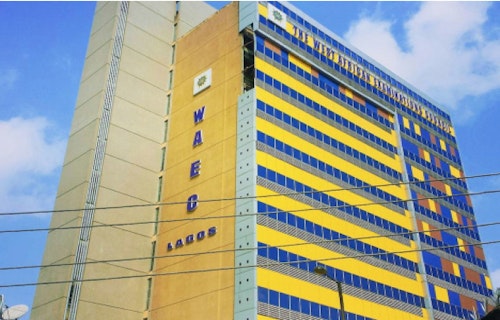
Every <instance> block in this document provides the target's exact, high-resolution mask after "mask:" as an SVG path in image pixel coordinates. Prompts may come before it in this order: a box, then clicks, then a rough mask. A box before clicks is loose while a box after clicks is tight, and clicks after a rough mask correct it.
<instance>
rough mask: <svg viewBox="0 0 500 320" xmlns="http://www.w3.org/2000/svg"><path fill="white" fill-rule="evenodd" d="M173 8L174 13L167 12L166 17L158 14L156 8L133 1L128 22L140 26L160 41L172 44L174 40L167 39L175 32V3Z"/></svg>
mask: <svg viewBox="0 0 500 320" xmlns="http://www.w3.org/2000/svg"><path fill="white" fill-rule="evenodd" d="M171 8H172V11H170V12H165V14H167V16H166V17H165V16H162V15H160V14H158V13H157V12H156V11H155V10H154V8H151V7H149V6H147V5H144V3H143V2H140V1H137V2H135V1H132V2H130V8H129V14H128V17H127V20H128V22H129V23H131V24H134V25H136V26H140V28H141V29H142V30H143V31H145V32H147V33H149V34H150V35H151V36H153V37H155V38H157V39H158V40H162V41H164V42H167V43H171V42H172V38H171V37H168V38H167V37H166V36H167V35H170V34H172V32H173V18H174V14H175V12H174V10H175V3H172V4H171Z"/></svg>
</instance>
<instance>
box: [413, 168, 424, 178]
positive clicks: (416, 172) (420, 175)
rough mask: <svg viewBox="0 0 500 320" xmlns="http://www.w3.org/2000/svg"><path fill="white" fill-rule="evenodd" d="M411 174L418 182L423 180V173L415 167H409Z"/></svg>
mask: <svg viewBox="0 0 500 320" xmlns="http://www.w3.org/2000/svg"><path fill="white" fill-rule="evenodd" d="M411 172H412V173H413V176H414V177H415V178H417V179H418V180H420V181H424V180H425V177H424V172H423V171H422V170H420V169H418V168H417V167H414V166H411Z"/></svg>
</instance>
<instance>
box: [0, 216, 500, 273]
mask: <svg viewBox="0 0 500 320" xmlns="http://www.w3.org/2000/svg"><path fill="white" fill-rule="evenodd" d="M495 225H500V221H497V222H490V223H484V224H480V225H476V226H475V227H478V228H482V227H490V226H495ZM473 227H474V226H460V227H447V228H439V229H432V230H429V231H409V232H401V233H390V234H385V235H373V236H363V237H356V238H352V237H344V238H339V239H333V240H318V241H310V242H300V243H291V244H284V245H278V246H266V247H265V248H271V247H272V248H286V247H298V246H303V245H309V244H328V243H331V244H335V243H339V242H342V241H350V240H357V241H364V240H373V239H380V238H392V237H398V236H403V235H414V234H420V233H430V232H434V231H449V230H457V229H469V228H473ZM480 244H481V243H480V242H478V243H469V244H464V245H463V246H478V245H480ZM261 248H263V247H259V246H257V247H251V248H234V249H226V250H213V251H202V252H192V253H181V254H167V255H161V256H148V257H137V258H122V259H110V260H93V261H86V262H83V263H74V262H68V263H60V264H48V265H32V266H11V267H2V268H0V271H8V270H20V269H35V268H52V267H65V266H74V265H80V264H84V265H88V264H97V263H114V262H127V261H139V260H151V259H163V258H179V257H190V256H198V255H205V254H220V253H231V252H240V251H252V250H258V249H261Z"/></svg>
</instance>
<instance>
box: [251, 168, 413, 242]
mask: <svg viewBox="0 0 500 320" xmlns="http://www.w3.org/2000/svg"><path fill="white" fill-rule="evenodd" d="M257 172H258V176H259V177H261V178H263V179H266V180H268V181H271V182H274V183H277V184H279V185H281V186H283V187H285V188H288V189H290V190H292V191H295V192H300V193H304V196H306V197H309V198H312V199H314V200H316V201H319V202H321V203H323V204H325V205H326V206H329V207H331V208H335V209H337V210H340V211H342V212H345V213H346V214H348V215H350V216H353V217H356V218H358V219H361V220H363V221H367V222H368V223H370V224H372V225H374V226H377V227H379V228H382V229H385V230H387V231H389V232H391V233H397V234H400V235H401V236H402V237H404V238H407V239H409V240H412V235H411V234H409V232H410V231H409V230H408V229H406V228H403V227H401V226H399V225H397V224H395V223H393V222H390V221H388V220H386V219H382V218H380V217H378V216H376V215H374V214H372V213H369V212H367V211H365V210H363V209H360V208H358V207H356V206H353V205H349V204H348V203H346V202H344V201H341V200H338V199H336V198H334V197H332V196H329V195H328V194H326V193H323V192H321V191H318V190H316V189H313V188H311V187H310V186H308V185H305V184H303V183H301V182H298V181H295V180H293V179H291V178H289V177H286V176H284V175H282V174H281V173H278V172H276V171H273V170H271V169H268V168H265V167H263V166H260V165H259V166H258V169H257Z"/></svg>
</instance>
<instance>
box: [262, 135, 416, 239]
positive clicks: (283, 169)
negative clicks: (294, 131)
mask: <svg viewBox="0 0 500 320" xmlns="http://www.w3.org/2000/svg"><path fill="white" fill-rule="evenodd" d="M287 141H288V140H287ZM257 163H258V164H262V165H264V166H265V167H267V168H269V169H271V170H274V171H276V172H280V173H282V174H285V175H286V176H287V177H290V178H292V179H294V180H296V181H300V182H302V183H305V184H307V185H309V186H311V187H312V188H314V189H316V190H319V191H323V190H325V191H326V190H334V191H329V192H325V193H327V194H329V195H331V196H332V197H335V198H337V199H340V200H342V201H345V202H346V203H349V204H350V205H357V204H362V205H364V206H363V209H364V210H365V211H368V212H371V213H373V214H375V215H377V216H379V217H381V218H384V219H387V220H390V221H394V223H397V224H399V225H401V226H403V227H405V228H408V229H411V222H410V220H409V218H408V217H407V216H406V215H402V214H394V211H392V210H390V209H389V208H387V207H385V206H383V205H380V204H375V203H374V204H373V205H369V206H368V205H366V204H369V203H372V201H371V200H368V199H366V198H364V197H362V196H359V195H357V194H355V193H353V192H351V191H348V190H344V189H342V188H340V187H338V186H337V185H335V184H332V183H330V182H328V181H326V180H324V179H322V178H320V177H318V176H315V175H313V174H310V173H306V172H304V171H303V170H301V169H299V168H298V167H295V166H293V165H291V164H289V163H287V162H284V161H282V160H280V159H277V158H274V157H272V156H270V155H268V154H266V153H264V152H260V151H258V152H257ZM348 172H349V171H348ZM365 181H368V183H370V182H369V180H367V179H365ZM399 193H402V192H399Z"/></svg>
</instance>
